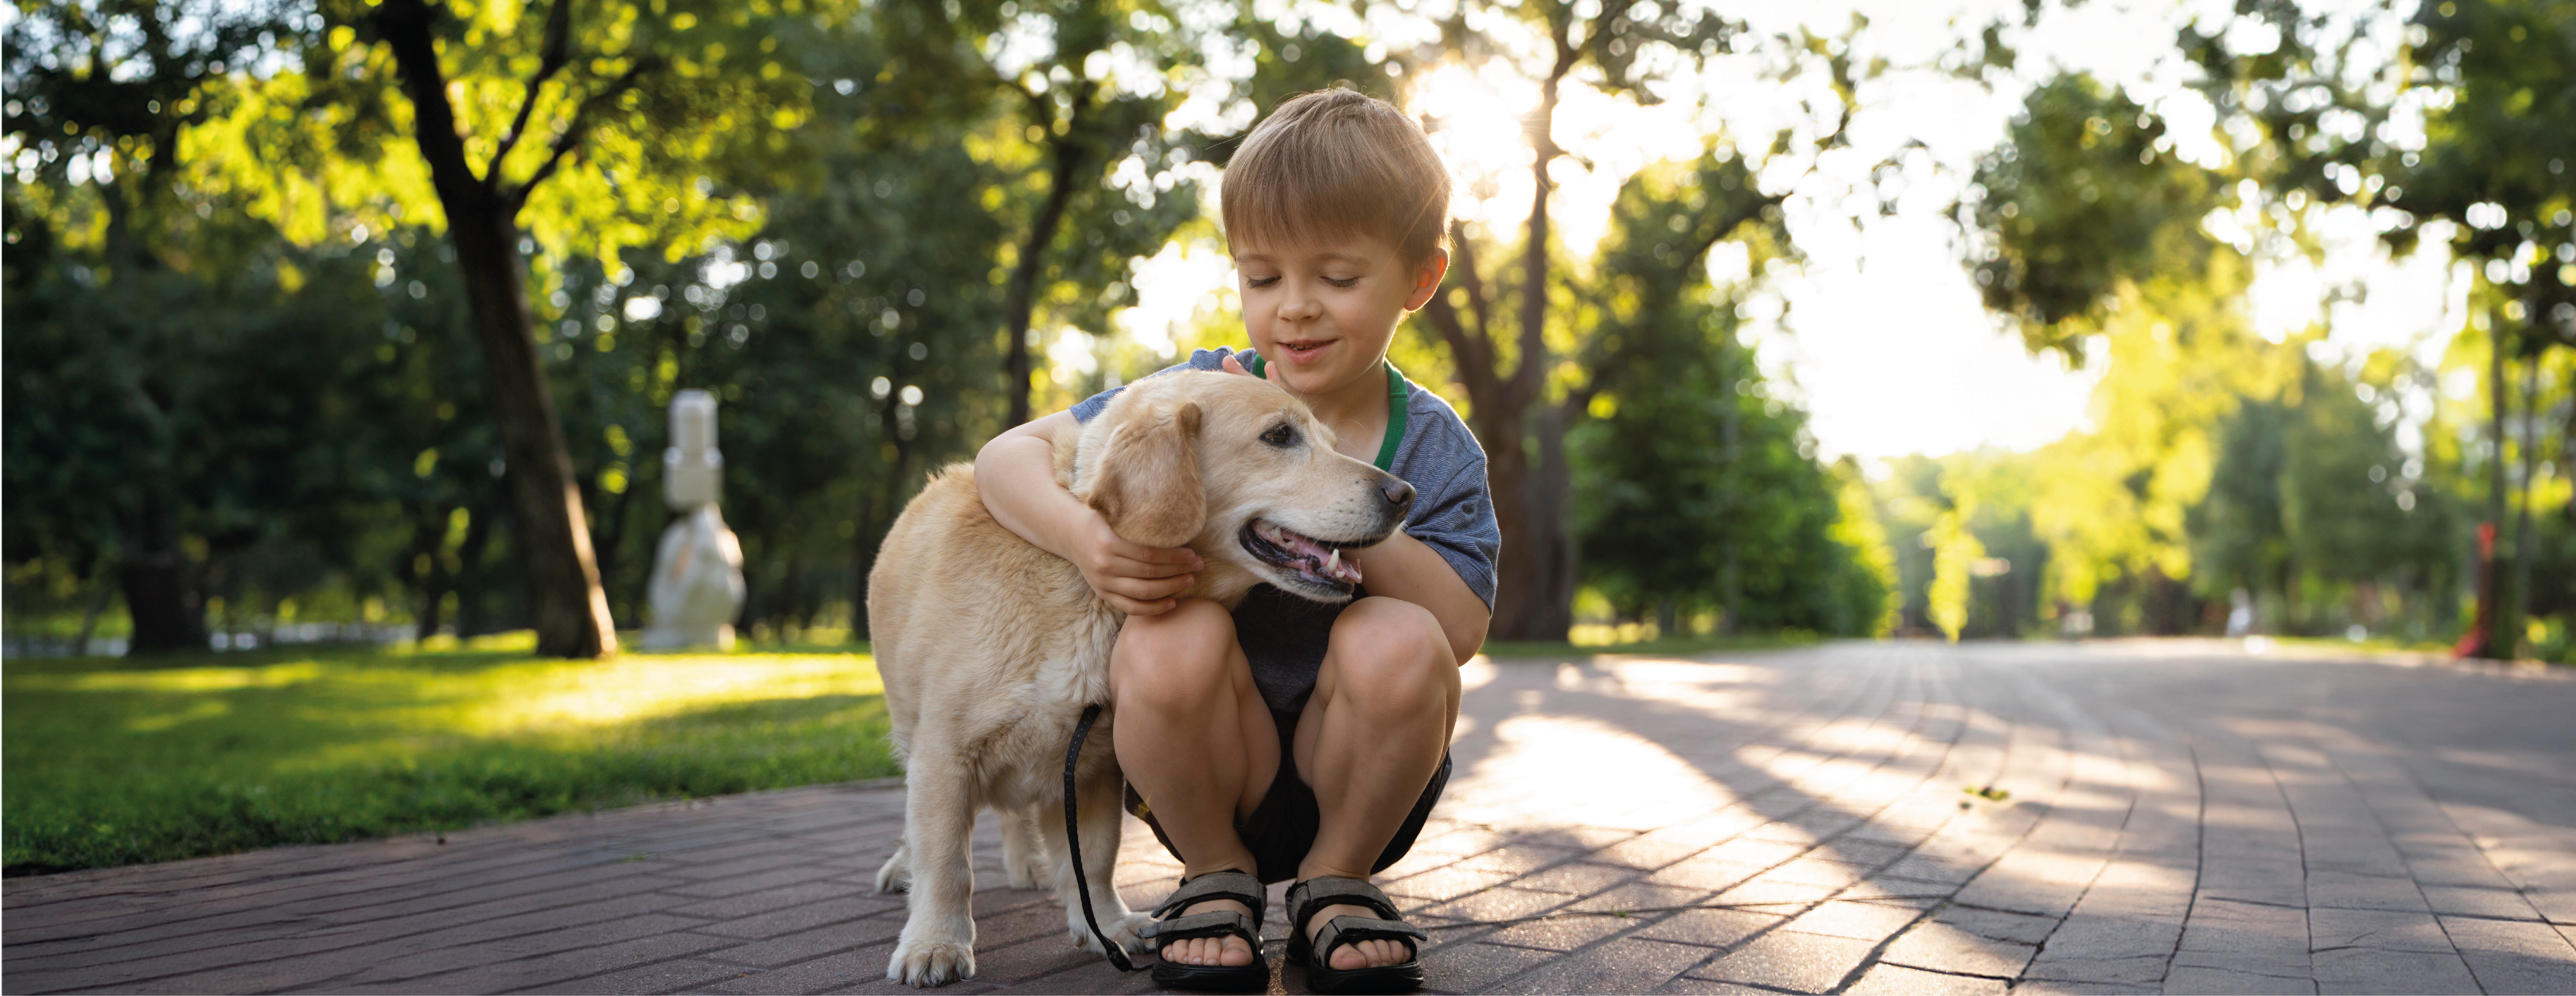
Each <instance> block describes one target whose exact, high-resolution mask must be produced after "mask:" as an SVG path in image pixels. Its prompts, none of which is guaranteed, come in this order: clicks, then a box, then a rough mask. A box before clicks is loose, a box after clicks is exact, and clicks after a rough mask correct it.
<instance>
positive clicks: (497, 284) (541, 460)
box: [376, 0, 617, 657]
mask: <svg viewBox="0 0 2576 996" xmlns="http://www.w3.org/2000/svg"><path fill="white" fill-rule="evenodd" d="M432 16H433V13H432V11H431V10H430V9H429V8H428V7H427V6H426V5H424V4H423V3H422V2H421V0H387V2H386V3H385V4H384V6H383V7H381V8H379V9H378V12H377V15H376V21H377V25H378V27H379V29H380V30H381V31H382V33H383V35H384V38H385V40H386V42H387V43H388V44H389V45H390V46H391V48H392V49H393V54H394V59H395V62H396V63H397V64H398V65H399V66H400V67H401V71H402V82H403V90H404V92H405V94H406V95H408V96H409V97H410V98H411V102H412V116H413V120H414V123H415V125H416V130H415V137H416V139H417V140H418V142H419V145H420V152H421V156H422V158H424V159H426V160H428V162H429V167H430V179H431V183H432V185H433V186H434V187H435V188H436V189H437V192H438V200H439V205H440V207H441V209H443V210H444V211H445V213H446V215H447V232H448V237H449V239H450V240H451V241H452V242H453V243H454V244H455V246H456V266H457V270H458V272H459V273H460V274H461V275H462V276H463V277H464V278H465V293H466V301H467V303H468V305H469V306H470V307H471V311H472V314H473V321H474V336H475V341H476V342H477V343H478V344H479V345H480V346H481V347H482V351H483V360H484V365H485V368H486V370H487V371H488V373H489V374H490V376H491V383H492V402H493V408H494V413H493V414H494V415H495V416H496V417H497V418H496V421H498V422H499V424H500V428H501V451H502V454H503V457H504V459H505V460H506V461H507V465H508V472H507V474H506V476H507V477H508V479H509V484H510V492H511V498H512V504H513V505H515V506H516V508H517V510H518V523H517V536H516V538H517V540H518V548H519V553H520V556H521V557H522V559H523V560H524V561H525V563H526V566H527V574H528V594H529V599H530V601H532V602H533V603H534V605H533V606H532V608H533V609H534V615H535V617H536V618H535V623H536V630H537V653H539V654H541V655H544V656H548V657H599V656H602V655H606V654H613V653H615V652H616V651H617V631H616V628H615V626H614V625H613V624H612V623H611V621H610V616H609V611H608V595H607V593H606V592H605V591H603V590H601V588H600V585H599V565H598V563H597V561H596V560H595V559H594V558H593V556H592V553H591V548H590V528H589V525H588V523H587V521H586V519H587V517H586V516H585V515H584V514H583V511H582V506H581V496H580V493H579V492H578V491H577V490H576V489H575V488H574V486H573V475H572V459H571V457H570V455H569V453H568V452H567V449H566V447H565V445H564V437H563V424H562V422H561V421H560V420H559V419H557V418H556V415H555V403H554V396H553V393H552V392H551V390H550V389H549V388H548V386H547V384H546V376H545V368H544V365H543V364H542V362H541V361H539V359H538V357H537V342H536V337H535V335H534V334H533V333H532V330H531V324H530V316H529V314H528V301H527V295H526V293H525V290H524V288H523V287H521V285H520V271H521V270H522V269H523V268H524V267H525V263H524V261H523V260H521V259H520V257H519V250H518V234H519V233H518V230H517V224H516V222H515V221H514V216H515V215H516V214H517V203H516V201H517V198H516V197H514V196H512V195H509V194H505V193H504V192H502V191H501V190H500V189H498V184H497V183H496V182H494V181H496V180H497V179H498V178H497V177H477V176H476V175H474V170H473V167H472V166H471V165H470V164H469V163H468V162H467V161H466V158H465V145H464V140H463V138H462V137H461V136H460V135H459V134H458V133H457V130H456V129H457V125H456V118H455V114H454V111H453V109H452V108H450V107H449V106H448V103H447V84H446V76H445V73H444V72H443V71H442V70H441V69H440V68H439V64H438V48H437V44H436V42H435V41H434V40H433V38H432V30H431V18H432Z"/></svg>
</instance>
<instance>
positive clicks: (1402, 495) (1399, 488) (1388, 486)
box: [1377, 477, 1413, 515]
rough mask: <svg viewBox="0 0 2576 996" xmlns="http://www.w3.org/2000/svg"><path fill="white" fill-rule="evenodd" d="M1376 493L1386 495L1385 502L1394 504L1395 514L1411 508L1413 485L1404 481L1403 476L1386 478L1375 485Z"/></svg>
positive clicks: (1400, 513) (1401, 513)
mask: <svg viewBox="0 0 2576 996" xmlns="http://www.w3.org/2000/svg"><path fill="white" fill-rule="evenodd" d="M1377 493H1379V494H1382V495H1385V496H1386V503H1387V504H1389V505H1393V506H1395V514H1397V515H1403V514H1404V513H1406V512H1409V511H1411V510H1412V509H1413V485H1410V484H1406V483H1404V479H1403V478H1399V477H1389V478H1387V479H1386V483H1384V484H1380V485H1378V486H1377Z"/></svg>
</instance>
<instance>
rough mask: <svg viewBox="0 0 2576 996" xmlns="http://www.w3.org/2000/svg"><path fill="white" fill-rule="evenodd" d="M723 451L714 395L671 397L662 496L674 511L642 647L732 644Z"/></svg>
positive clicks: (737, 546)
mask: <svg viewBox="0 0 2576 996" xmlns="http://www.w3.org/2000/svg"><path fill="white" fill-rule="evenodd" d="M723 485H724V454H722V453H720V452H717V450H716V399H715V395H712V394H708V393H707V392H705V391H697V390H689V391H681V392H679V393H678V394H676V395H673V396H672V398H671V447H670V448H669V449H666V450H663V451H662V497H663V499H664V500H666V501H668V502H670V505H671V510H672V511H674V512H679V513H681V517H680V519H679V520H678V521H676V522H673V523H671V528H669V529H666V530H664V531H663V532H662V545H661V549H660V550H659V551H658V552H657V553H655V554H654V557H653V584H652V589H651V594H652V601H653V627H652V628H651V629H648V630H645V631H644V647H645V649H648V650H660V649H669V648H672V647H693V646H705V645H709V644H712V645H714V646H716V647H718V648H721V649H731V648H732V647H733V619H734V616H735V615H736V614H738V613H740V612H741V611H742V595H743V583H742V542H741V541H740V540H737V539H735V538H734V535H733V530H730V529H727V528H725V524H724V516H723V515H722V514H721V513H719V512H717V511H716V501H717V500H718V499H719V498H722V497H723V494H724V488H723Z"/></svg>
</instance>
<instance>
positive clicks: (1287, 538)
mask: <svg viewBox="0 0 2576 996" xmlns="http://www.w3.org/2000/svg"><path fill="white" fill-rule="evenodd" d="M1241 540H1242V542H1243V548H1244V549H1246V550H1249V551H1252V555H1253V556H1255V557H1258V558H1260V559H1261V560H1262V562H1263V563H1267V564H1272V565H1275V566H1278V567H1284V568H1287V569H1289V570H1292V571H1295V572H1297V580H1300V581H1304V582H1306V583H1308V584H1311V585H1314V586H1315V587H1318V588H1326V589H1331V590H1333V591H1338V592H1342V593H1345V594H1347V593H1349V592H1350V590H1351V589H1352V588H1354V587H1357V586H1358V585H1359V583H1360V565H1358V564H1354V563H1352V562H1350V561H1348V560H1344V559H1342V549H1343V547H1342V546H1337V545H1335V544H1332V543H1327V542H1324V541H1323V540H1319V539H1316V538H1314V537H1312V536H1308V535H1306V534H1304V533H1300V532H1296V531H1294V530H1291V529H1287V528H1285V527H1282V526H1280V525H1278V524H1277V523H1271V522H1264V521H1261V520H1259V519H1255V520H1253V521H1252V522H1250V523H1248V524H1246V525H1245V526H1244V527H1243V534H1242V536H1241ZM1345 545H1354V546H1355V545H1358V544H1345Z"/></svg>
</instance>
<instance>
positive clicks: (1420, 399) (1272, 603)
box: [1072, 347, 1503, 713]
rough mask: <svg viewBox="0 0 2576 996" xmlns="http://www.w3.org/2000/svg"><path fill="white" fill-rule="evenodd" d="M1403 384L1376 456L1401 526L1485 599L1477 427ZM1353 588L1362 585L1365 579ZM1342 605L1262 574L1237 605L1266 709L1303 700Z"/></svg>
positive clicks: (1205, 364) (1084, 415) (1206, 355)
mask: <svg viewBox="0 0 2576 996" xmlns="http://www.w3.org/2000/svg"><path fill="white" fill-rule="evenodd" d="M1229 355H1234V351H1233V350H1230V349H1225V348H1222V347H1220V348H1217V349H1202V350H1198V351H1196V352H1193V353H1191V354H1190V359H1189V362H1187V363H1182V364H1178V365H1175V366H1173V367H1170V368H1169V369H1166V370H1162V371H1158V373H1170V372H1171V371H1173V370H1223V369H1224V362H1225V358H1226V357H1227V356H1229ZM1244 355H1250V351H1248V350H1247V351H1246V352H1245V354H1244ZM1388 369H1389V370H1390V371H1392V370H1393V368H1392V367H1389V368H1388ZM1398 376H1401V375H1398ZM1404 386H1405V389H1406V393H1405V405H1404V437H1403V438H1402V439H1401V440H1399V441H1397V443H1396V445H1395V453H1394V457H1393V459H1392V460H1389V461H1388V462H1387V463H1385V464H1382V465H1381V466H1382V468H1383V469H1384V470H1386V471H1387V472H1388V473H1391V474H1394V475H1395V476H1397V477H1401V478H1403V479H1404V482H1405V483H1407V484H1410V485H1413V491H1414V499H1413V512H1412V515H1411V516H1410V517H1408V518H1407V519H1406V520H1405V523H1404V532H1405V534H1406V535H1408V536H1411V537H1413V538H1414V539H1418V540H1421V541H1422V542H1423V543H1424V544H1425V545H1427V546H1429V547H1431V549H1433V550H1435V551H1438V552H1439V554H1440V557H1441V559H1443V560H1446V561H1448V562H1449V567H1450V569H1451V570H1454V571H1457V572H1458V579H1459V580H1461V581H1465V582H1466V583H1467V588H1468V590H1470V591H1473V592H1475V593H1476V597H1478V598H1481V599H1484V600H1485V607H1486V608H1487V609H1492V608H1493V607H1494V555H1495V554H1496V553H1497V552H1499V551H1500V550H1501V549H1502V545H1503V533H1502V529H1501V527H1500V526H1498V525H1496V524H1495V522H1494V502H1493V497H1492V495H1491V494H1490V493H1489V491H1488V489H1487V487H1486V485H1485V449H1484V447H1482V446H1479V445H1477V444H1476V436H1475V434H1474V433H1471V432H1469V431H1467V423H1465V422H1463V421H1460V420H1459V418H1458V412H1457V411H1456V410H1455V409H1452V408H1450V407H1449V403H1448V402H1447V401H1443V400H1441V398H1440V396H1439V395H1437V394H1433V393H1431V392H1430V391H1428V390H1424V389H1423V387H1422V385H1419V384H1415V383H1413V382H1412V381H1411V380H1406V381H1405V382H1404ZM1121 390H1123V388H1114V387H1113V388H1110V389H1109V390H1106V391H1102V392H1100V393H1099V394H1095V395H1092V396H1091V397H1089V398H1086V399H1084V400H1083V401H1082V403H1080V404H1077V405H1075V406H1073V409H1072V410H1073V417H1074V419H1075V420H1076V421H1080V422H1089V421H1091V420H1092V419H1093V418H1096V417H1098V416H1099V414H1100V412H1101V410H1102V409H1105V408H1107V407H1109V399H1111V398H1114V397H1117V396H1118V392H1119V391H1121ZM1360 594H1362V595H1366V594H1368V586H1367V585H1366V584H1365V583H1363V584H1362V585H1361V586H1360ZM1342 609H1343V606H1341V605H1320V604H1317V603H1315V602H1310V601H1307V600H1305V599H1303V598H1299V597H1297V596H1294V595H1290V594H1288V593H1286V592H1283V591H1280V590H1279V589H1278V588H1276V587H1273V586H1271V585H1267V584H1264V585H1259V586H1256V587H1254V588H1253V589H1252V593H1251V594H1250V595H1247V596H1245V597H1244V599H1243V604H1242V605H1239V606H1236V607H1235V610H1234V632H1235V639H1236V640H1237V641H1238V642H1240V643H1242V644H1243V656H1244V658H1245V659H1246V660H1248V661H1250V662H1251V664H1252V681H1253V684H1255V685H1258V686H1260V688H1261V697H1262V698H1263V699H1264V700H1266V701H1267V702H1269V704H1270V708H1271V710H1272V711H1274V712H1283V713H1294V712H1298V711H1301V710H1303V709H1305V707H1306V697H1307V696H1308V695H1311V694H1313V693H1314V691H1315V673H1316V671H1317V669H1319V668H1321V667H1322V666H1323V664H1324V649H1325V645H1326V642H1327V641H1328V639H1329V638H1330V637H1331V635H1332V632H1333V620H1335V619H1337V618H1339V617H1340V616H1341V614H1342Z"/></svg>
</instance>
